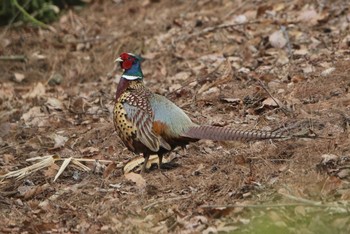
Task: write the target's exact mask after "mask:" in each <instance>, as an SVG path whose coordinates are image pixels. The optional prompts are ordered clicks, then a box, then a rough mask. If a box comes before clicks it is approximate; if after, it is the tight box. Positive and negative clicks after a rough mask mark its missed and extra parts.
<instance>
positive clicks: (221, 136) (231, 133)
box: [182, 126, 288, 141]
mask: <svg viewBox="0 0 350 234" xmlns="http://www.w3.org/2000/svg"><path fill="white" fill-rule="evenodd" d="M182 136H183V137H188V138H192V139H207V140H214V141H234V140H265V139H279V138H288V136H286V135H284V134H281V133H276V132H268V131H261V130H237V129H233V128H225V127H216V126H195V127H190V128H189V130H188V131H187V132H186V133H185V134H183V135H182Z"/></svg>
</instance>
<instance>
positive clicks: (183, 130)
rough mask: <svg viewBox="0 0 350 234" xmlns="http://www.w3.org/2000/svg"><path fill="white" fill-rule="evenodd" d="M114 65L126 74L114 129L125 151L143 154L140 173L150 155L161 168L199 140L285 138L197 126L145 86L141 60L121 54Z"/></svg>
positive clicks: (117, 95)
mask: <svg viewBox="0 0 350 234" xmlns="http://www.w3.org/2000/svg"><path fill="white" fill-rule="evenodd" d="M115 61H116V62H119V63H120V66H121V68H122V69H123V70H124V73H123V74H122V77H121V79H120V81H119V84H118V88H117V92H116V103H115V108H114V125H115V129H116V131H117V132H118V134H119V136H120V138H121V139H122V141H123V142H124V144H125V145H126V147H127V148H128V149H129V150H130V151H132V152H134V153H137V154H143V157H144V158H145V161H144V164H143V167H142V171H141V172H144V171H145V169H146V165H147V161H148V158H149V156H150V155H152V154H157V155H158V157H159V164H158V165H159V167H161V165H162V158H163V155H164V154H165V153H167V152H169V151H171V150H173V149H174V148H175V147H177V146H182V147H184V146H185V145H187V144H189V143H190V142H194V141H198V140H200V139H208V140H214V141H232V140H264V139H276V138H285V137H286V136H284V135H283V134H279V133H274V132H268V131H260V130H237V129H233V128H226V127H216V126H205V125H204V126H200V125H198V124H195V123H193V122H192V121H191V119H190V118H189V117H188V116H187V115H186V114H185V112H184V111H183V110H182V109H180V108H179V107H178V106H176V105H175V104H174V103H173V102H171V101H169V100H168V99H167V98H165V97H163V96H161V95H158V94H155V93H152V92H151V91H150V90H149V89H147V88H146V87H145V86H144V84H143V78H144V77H143V74H142V70H141V61H142V58H141V57H139V56H137V55H135V54H132V53H122V54H121V55H120V57H119V58H117V59H116V60H115Z"/></svg>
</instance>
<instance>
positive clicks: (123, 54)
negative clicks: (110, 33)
mask: <svg viewBox="0 0 350 234" xmlns="http://www.w3.org/2000/svg"><path fill="white" fill-rule="evenodd" d="M119 57H120V58H121V59H122V60H127V59H128V58H129V55H128V54H127V53H122V54H121V55H120V56H119Z"/></svg>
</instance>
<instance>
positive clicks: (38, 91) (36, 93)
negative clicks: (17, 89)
mask: <svg viewBox="0 0 350 234" xmlns="http://www.w3.org/2000/svg"><path fill="white" fill-rule="evenodd" d="M45 92H46V90H45V86H44V85H43V84H42V83H41V82H39V83H37V85H36V86H35V87H34V88H32V90H31V91H29V92H28V93H27V94H25V95H24V96H23V97H24V98H36V97H41V96H43V95H44V94H45Z"/></svg>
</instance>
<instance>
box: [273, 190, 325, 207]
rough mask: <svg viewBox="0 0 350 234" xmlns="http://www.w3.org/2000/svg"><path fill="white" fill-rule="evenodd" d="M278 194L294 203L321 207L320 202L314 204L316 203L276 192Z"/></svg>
mask: <svg viewBox="0 0 350 234" xmlns="http://www.w3.org/2000/svg"><path fill="white" fill-rule="evenodd" d="M278 193H279V194H281V195H282V196H285V197H286V198H289V199H291V200H294V201H298V202H302V203H306V204H309V205H313V206H320V205H322V203H321V202H320V201H319V202H316V201H312V200H309V199H305V198H302V197H296V196H293V195H291V194H287V193H282V192H278Z"/></svg>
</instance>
